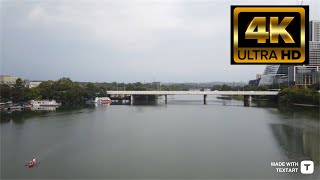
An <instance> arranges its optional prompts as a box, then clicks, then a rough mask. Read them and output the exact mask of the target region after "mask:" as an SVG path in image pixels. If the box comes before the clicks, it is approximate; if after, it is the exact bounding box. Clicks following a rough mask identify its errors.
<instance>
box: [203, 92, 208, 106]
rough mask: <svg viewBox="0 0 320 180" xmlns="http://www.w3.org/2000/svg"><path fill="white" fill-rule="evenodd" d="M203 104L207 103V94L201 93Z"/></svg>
mask: <svg viewBox="0 0 320 180" xmlns="http://www.w3.org/2000/svg"><path fill="white" fill-rule="evenodd" d="M203 104H207V95H206V94H205V95H203Z"/></svg>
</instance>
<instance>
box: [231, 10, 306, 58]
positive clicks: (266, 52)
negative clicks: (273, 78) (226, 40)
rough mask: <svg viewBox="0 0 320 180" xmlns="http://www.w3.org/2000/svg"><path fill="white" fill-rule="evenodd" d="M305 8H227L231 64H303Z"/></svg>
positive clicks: (304, 56)
mask: <svg viewBox="0 0 320 180" xmlns="http://www.w3.org/2000/svg"><path fill="white" fill-rule="evenodd" d="M308 22H309V7H308V6H231V64H284V63H287V64H307V63H308V62H309V41H308V38H309V35H308V33H309V26H308Z"/></svg>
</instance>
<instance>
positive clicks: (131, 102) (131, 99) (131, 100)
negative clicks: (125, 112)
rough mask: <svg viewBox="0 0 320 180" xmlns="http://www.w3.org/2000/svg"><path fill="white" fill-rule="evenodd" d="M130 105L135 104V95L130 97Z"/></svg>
mask: <svg viewBox="0 0 320 180" xmlns="http://www.w3.org/2000/svg"><path fill="white" fill-rule="evenodd" d="M130 104H131V105H132V104H133V95H130Z"/></svg>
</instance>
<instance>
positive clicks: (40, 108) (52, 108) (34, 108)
mask: <svg viewBox="0 0 320 180" xmlns="http://www.w3.org/2000/svg"><path fill="white" fill-rule="evenodd" d="M56 109H57V107H56V106H32V107H31V110H32V111H55V110H56Z"/></svg>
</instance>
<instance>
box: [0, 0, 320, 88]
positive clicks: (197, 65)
mask: <svg viewBox="0 0 320 180" xmlns="http://www.w3.org/2000/svg"><path fill="white" fill-rule="evenodd" d="M252 4H256V5H280V4H282V5H296V4H297V1H295V0H285V1H281V2H278V1H276V0H269V1H264V0H261V1H254V0H242V1H240V0H235V1H231V0H230V1H220V0H211V1H194V0H188V1H178V0H177V1H158V0H153V1H143V0H142V1H133V2H132V1H127V0H121V1H111V0H110V1H99V0H97V1H80V2H77V3H75V2H74V1H54V2H53V1H7V0H5V1H2V2H1V7H2V8H1V9H2V11H3V12H2V19H1V21H2V24H3V27H2V33H1V36H2V52H3V53H2V54H3V55H2V57H3V59H2V61H1V74H8V75H13V76H20V77H23V78H26V79H36V80H47V79H52V80H56V79H58V78H61V77H70V78H71V79H72V80H75V81H92V82H112V81H118V82H138V81H140V82H152V81H154V80H155V81H161V82H215V81H225V82H233V81H236V82H240V81H248V80H250V79H253V78H254V77H255V75H256V74H262V73H263V70H264V68H265V66H264V65H241V66H239V65H238V66H236V65H233V66H231V65H230V5H252ZM304 5H309V6H310V20H319V18H317V17H316V12H315V11H316V9H317V8H319V7H320V2H319V1H316V0H306V1H304Z"/></svg>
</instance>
